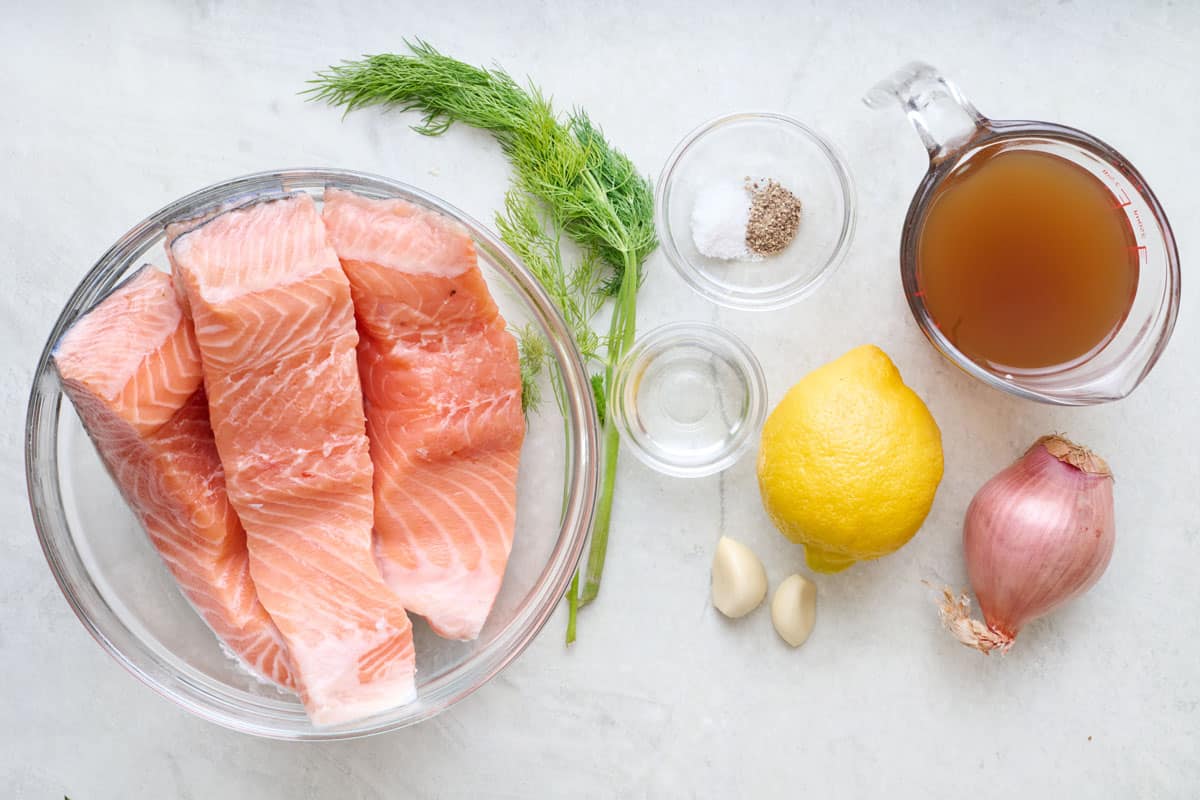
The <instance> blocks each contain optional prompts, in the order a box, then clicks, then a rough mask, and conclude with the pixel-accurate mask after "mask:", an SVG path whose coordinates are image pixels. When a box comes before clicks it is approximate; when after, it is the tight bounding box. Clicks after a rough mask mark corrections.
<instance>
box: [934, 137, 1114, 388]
mask: <svg viewBox="0 0 1200 800" xmlns="http://www.w3.org/2000/svg"><path fill="white" fill-rule="evenodd" d="M1001 147H1002V145H997V146H994V147H993V148H990V149H984V150H982V151H980V152H979V153H976V154H975V155H973V156H972V157H971V158H970V159H969V160H967V161H966V162H965V163H964V164H963V165H962V166H960V167H959V168H957V170H956V171H955V172H954V173H953V174H951V175H950V176H948V177H947V178H946V179H945V180H944V181H943V182H942V184H941V186H940V187H939V188H938V190H937V194H936V195H935V196H934V197H933V199H932V200H931V201H930V205H929V210H928V211H927V212H926V214H925V217H924V219H923V221H922V223H921V230H920V232H919V235H918V244H917V282H918V285H919V287H920V292H921V293H922V295H921V296H922V297H923V299H924V302H925V305H926V308H927V309H928V310H929V314H930V316H931V317H932V318H933V320H934V323H935V324H936V325H937V326H938V328H939V329H940V330H941V331H942V333H943V334H945V335H946V336H947V337H948V338H949V339H950V341H951V342H952V343H953V344H954V346H955V347H957V348H958V349H959V350H961V351H962V352H963V353H964V354H966V355H967V356H968V357H970V358H971V359H973V360H975V361H977V362H979V363H982V364H984V365H986V366H989V367H991V368H994V369H1010V370H1032V369H1044V368H1048V367H1055V366H1059V365H1064V364H1068V363H1070V362H1074V361H1077V360H1079V359H1080V358H1082V357H1084V356H1087V355H1088V354H1089V353H1091V352H1093V351H1094V350H1096V349H1097V348H1099V347H1100V346H1101V345H1103V344H1104V343H1105V342H1107V341H1108V340H1109V339H1110V338H1111V337H1112V335H1113V334H1114V333H1115V332H1116V330H1117V329H1118V328H1119V327H1120V325H1121V323H1122V322H1123V321H1124V319H1125V316H1126V315H1127V314H1128V313H1129V308H1130V306H1131V305H1132V302H1133V296H1134V292H1135V290H1136V289H1137V280H1138V249H1137V243H1136V241H1135V239H1134V235H1133V231H1132V229H1131V228H1130V225H1129V222H1128V220H1127V218H1126V215H1125V213H1124V211H1123V210H1122V208H1121V206H1120V204H1119V203H1118V201H1117V199H1116V198H1115V197H1114V196H1113V194H1112V193H1111V192H1110V191H1109V190H1108V188H1107V187H1106V186H1105V185H1104V184H1103V183H1101V181H1100V180H1099V179H1097V178H1096V177H1095V176H1093V175H1092V174H1091V173H1090V172H1088V171H1087V170H1085V169H1084V168H1083V167H1081V166H1079V165H1077V164H1075V163H1073V162H1071V161H1068V160H1067V159H1065V158H1061V157H1059V156H1055V155H1051V154H1049V153H1042V152H1037V151H1031V150H1003V149H1001Z"/></svg>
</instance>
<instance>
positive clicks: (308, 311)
mask: <svg viewBox="0 0 1200 800" xmlns="http://www.w3.org/2000/svg"><path fill="white" fill-rule="evenodd" d="M518 331H520V332H521V336H522V338H523V339H528V340H531V341H538V342H541V343H544V347H545V351H546V353H547V354H548V365H549V369H547V370H543V371H542V374H541V377H540V380H541V381H542V382H544V383H546V384H547V386H548V387H549V388H550V389H552V390H553V391H547V392H546V393H545V394H546V396H547V398H548V400H547V401H546V402H540V403H537V404H536V405H530V403H529V400H530V397H529V396H528V395H531V394H533V392H532V391H529V390H528V389H525V390H524V391H523V374H522V363H521V358H520V354H519V351H518V345H517V336H516V332H518ZM524 378H525V383H526V385H528V381H529V380H530V375H529V374H528V370H527V371H526V374H525V376H524ZM26 471H27V477H28V482H29V497H30V505H31V507H32V510H33V515H34V520H35V524H36V526H37V530H38V534H39V537H40V539H41V543H42V547H43V550H44V551H45V554H46V558H47V560H48V562H49V564H50V567H51V569H52V571H53V572H54V576H55V578H56V580H57V581H58V583H59V586H60V587H61V588H62V591H63V593H64V594H65V595H66V598H67V600H68V601H69V602H70V604H71V606H72V608H73V609H74V611H75V613H76V614H77V615H78V616H79V618H80V620H81V621H82V622H83V623H84V625H85V626H86V627H87V629H88V631H89V632H90V633H91V634H92V636H94V637H95V638H96V640H97V641H98V642H99V643H100V644H101V645H102V646H103V647H104V648H105V649H106V650H107V651H108V652H109V653H110V654H111V655H113V656H114V657H115V658H116V659H117V660H118V661H119V662H120V663H121V664H122V665H123V666H124V667H125V668H126V669H128V670H129V671H130V672H132V673H133V674H134V675H136V676H137V677H138V678H140V679H141V680H142V681H143V682H144V683H146V684H147V685H149V686H150V687H151V688H153V689H155V690H156V691H157V692H159V693H160V694H162V695H164V696H166V697H168V698H170V699H171V700H173V701H175V702H176V703H178V704H179V705H181V706H183V707H184V708H186V709H188V710H189V711H191V712H193V713H195V714H197V715H199V716H201V717H204V718H206V719H209V720H211V721H213V722H216V723H218V724H220V725H224V726H226V727H229V728H232V729H235V730H239V731H243V732H246V733H250V734H255V735H259V736H266V737H273V738H279V739H338V738H349V737H354V736H363V735H367V734H372V733H378V732H382V731H386V730H392V729H395V728H399V727H403V726H405V725H409V724H412V723H415V722H418V721H420V720H423V719H427V718H429V717H431V716H433V715H434V714H437V713H438V712H439V711H442V710H444V709H445V708H448V707H449V706H450V705H452V704H454V703H455V702H457V701H459V700H461V699H462V698H464V697H466V696H467V695H468V694H470V693H471V692H473V691H474V690H475V689H477V688H479V687H480V686H482V685H483V684H484V683H485V682H486V681H487V680H488V679H490V678H491V677H492V676H493V675H495V674H496V673H497V672H499V671H500V670H501V669H502V668H503V667H504V666H505V665H506V664H508V663H509V662H510V661H511V660H512V659H513V658H515V657H516V656H517V655H518V654H519V653H520V652H521V651H522V650H523V649H524V648H525V647H526V646H527V645H528V644H529V642H530V641H531V640H532V639H533V637H534V636H535V635H536V634H537V633H538V631H539V630H540V628H541V627H542V626H543V625H544V624H545V622H546V620H547V619H548V618H549V616H550V615H551V614H552V613H553V611H554V609H555V608H556V606H557V605H558V604H559V600H560V599H561V598H562V596H563V593H564V591H565V589H566V587H567V585H568V582H569V581H570V579H571V575H572V573H573V571H574V569H575V566H576V563H577V561H578V559H579V554H580V552H581V551H582V548H583V545H584V542H585V540H586V539H587V536H588V534H589V533H590V530H591V525H592V515H593V512H594V506H595V498H596V485H597V422H596V412H595V408H594V406H593V401H592V395H591V390H590V384H589V379H588V376H587V374H586V372H585V370H584V368H583V366H582V364H581V362H580V359H579V355H578V352H577V351H576V350H575V347H574V345H573V344H572V342H571V337H570V334H569V332H568V330H567V328H566V326H565V325H564V323H563V321H562V319H561V318H560V317H559V315H558V314H557V312H556V311H555V309H554V305H553V303H552V302H551V300H550V299H549V298H548V297H547V295H546V294H545V292H544V291H543V289H542V288H541V286H540V285H539V284H538V282H537V280H536V279H535V278H534V277H533V276H532V274H531V273H530V272H529V271H528V270H527V269H526V268H525V267H524V266H523V265H522V264H521V263H520V262H519V261H518V260H517V259H516V258H515V257H514V256H513V255H512V254H511V253H510V252H509V251H508V250H507V249H506V248H505V247H504V246H503V245H502V244H501V243H500V241H499V240H498V239H497V237H496V236H494V235H493V234H492V233H490V232H489V231H488V230H487V229H486V228H484V227H483V226H481V225H480V224H478V223H476V222H474V221H473V220H471V219H470V218H469V217H467V216H465V215H464V214H462V213H461V212H459V211H457V210H456V209H455V208H453V207H452V206H450V205H448V204H446V203H444V202H443V201H441V200H439V199H437V198H435V197H433V196H431V195H429V194H426V193H425V192H422V191H420V190H418V189H416V188H413V187H411V186H408V185H405V184H402V183H398V182H396V181H392V180H388V179H386V178H380V177H375V176H370V175H365V174H360V173H353V172H346V171H340V170H318V169H309V170H284V171H278V172H269V173H260V174H256V175H250V176H247V177H244V178H238V179H235V180H231V181H227V182H224V183H221V184H219V185H216V186H212V187H209V188H207V189H203V190H201V191H198V192H195V193H193V194H191V195H188V196H187V197H185V198H183V199H181V200H179V201H177V202H175V203H172V204H171V205H169V206H167V207H166V208H164V209H162V210H160V211H159V212H157V213H156V214H153V215H152V216H150V217H149V218H148V219H146V220H145V221H143V222H142V223H140V224H139V225H137V226H136V227H135V228H133V229H132V230H131V231H130V232H129V233H127V234H126V235H125V236H124V237H122V238H121V239H120V240H119V241H118V242H117V243H116V244H115V245H114V246H113V247H112V248H111V249H110V250H109V251H108V252H107V253H105V254H104V256H103V257H102V258H101V259H100V261H99V263H98V264H97V265H96V266H95V267H94V268H93V269H92V270H91V271H90V272H89V273H88V275H87V276H86V277H85V278H84V280H83V282H82V283H81V284H80V285H79V287H78V288H77V289H76V290H75V293H74V294H73V295H72V296H71V298H70V300H69V301H68V303H67V305H66V307H65V308H64V310H63V312H62V315H61V316H60V317H59V319H58V321H57V323H56V324H55V326H54V329H53V331H52V333H51V336H50V339H49V341H48V343H47V345H46V349H45V351H44V352H43V354H42V358H41V361H40V363H39V365H38V369H37V373H36V376H35V379H34V386H33V390H32V393H31V397H30V403H29V417H28V428H27V437H26Z"/></svg>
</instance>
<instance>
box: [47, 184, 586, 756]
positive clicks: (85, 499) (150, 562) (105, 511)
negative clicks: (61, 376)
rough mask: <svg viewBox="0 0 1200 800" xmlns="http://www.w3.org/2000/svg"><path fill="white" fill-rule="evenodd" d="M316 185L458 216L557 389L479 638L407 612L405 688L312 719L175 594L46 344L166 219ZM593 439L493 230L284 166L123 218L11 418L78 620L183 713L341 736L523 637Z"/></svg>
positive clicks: (160, 231) (254, 727) (393, 187)
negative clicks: (352, 710) (141, 216)
mask: <svg viewBox="0 0 1200 800" xmlns="http://www.w3.org/2000/svg"><path fill="white" fill-rule="evenodd" d="M330 185H332V186H338V187H341V188H345V189H350V190H352V191H355V192H359V193H360V194H364V195H367V196H369V197H399V198H403V199H405V200H407V201H409V202H410V203H413V204H415V205H417V206H420V207H421V208H425V209H429V210H432V211H436V212H438V213H440V214H443V215H445V216H448V217H451V218H452V219H455V220H457V221H458V222H460V223H461V224H462V225H463V226H465V227H466V228H467V230H468V231H470V234H471V237H472V238H473V239H474V240H475V246H476V252H477V254H478V259H479V267H480V269H481V270H482V272H483V275H484V278H485V280H486V281H487V283H488V285H489V287H490V288H491V291H492V295H493V297H494V298H495V300H496V302H497V304H498V305H499V306H500V310H501V313H502V314H503V315H504V318H505V319H506V320H507V321H508V323H509V325H511V326H514V327H516V326H524V325H529V326H532V328H533V329H534V330H535V331H536V332H537V333H539V334H540V335H541V336H542V337H543V338H544V339H545V341H546V343H547V346H548V351H549V353H550V361H551V367H552V368H553V369H554V370H556V371H557V373H558V376H559V378H560V379H561V382H562V387H563V403H562V406H561V407H560V406H559V404H558V403H554V402H543V403H542V404H541V405H540V406H539V407H538V409H537V410H536V411H535V410H531V412H530V414H529V417H528V425H527V432H526V436H525V444H524V448H523V450H522V453H521V466H520V473H519V477H518V481H517V527H516V531H515V534H514V537H513V548H512V555H511V556H510V557H509V562H508V569H507V571H506V573H505V576H504V584H503V586H502V587H501V590H500V594H499V596H498V597H497V598H496V603H495V605H494V606H493V608H492V612H491V615H490V616H489V617H488V620H487V624H486V625H485V626H484V628H483V631H482V632H481V633H480V635H479V638H477V639H475V640H474V641H470V642H455V641H449V640H447V639H442V638H440V637H439V636H436V635H435V634H434V633H433V632H432V631H431V630H430V629H429V628H428V626H427V625H426V624H425V623H424V621H422V620H420V618H419V617H414V618H413V635H414V639H415V644H416V652H417V699H416V700H414V701H413V702H412V703H409V704H408V705H404V706H400V707H398V708H395V709H392V710H390V711H385V712H382V713H380V714H376V715H374V716H372V717H368V718H366V719H361V720H357V721H355V722H351V723H347V724H344V725H339V726H336V727H322V728H316V727H314V726H313V725H312V723H311V722H310V721H309V719H308V717H307V716H306V715H305V713H304V708H303V706H301V705H300V702H299V700H297V698H296V697H295V696H294V695H292V694H290V693H286V692H283V691H282V690H280V689H278V688H276V687H275V686H274V685H273V684H268V683H265V682H263V681H261V680H259V679H258V678H256V677H255V676H253V675H251V674H250V673H249V672H248V671H246V670H245V669H243V668H242V667H240V666H239V665H238V664H237V663H236V662H235V661H234V660H233V659H232V658H230V657H229V656H227V655H226V653H225V652H223V650H222V645H221V644H220V642H218V640H217V638H216V636H214V635H213V633H212V631H210V630H209V629H208V627H207V626H206V625H205V624H204V622H203V621H202V620H201V618H200V616H199V615H198V614H197V613H196V612H195V611H194V610H193V609H192V607H191V606H190V605H189V604H188V602H187V600H185V599H184V597H183V595H182V594H181V593H180V591H179V588H178V586H177V585H176V584H175V581H174V580H173V579H172V577H171V575H170V574H169V573H168V572H167V569H166V567H165V566H164V565H163V562H162V559H161V558H159V556H158V553H157V552H156V551H155V550H154V548H153V546H151V544H150V542H149V540H148V537H147V536H146V534H145V532H144V531H143V530H142V529H141V527H140V526H139V525H138V522H137V520H136V519H135V517H134V516H133V514H132V512H130V510H129V509H128V508H127V507H126V506H125V504H124V503H123V502H122V500H121V496H120V494H119V493H118V491H117V488H116V486H115V485H114V484H113V482H112V480H111V479H110V478H109V477H108V475H107V474H106V473H105V470H104V467H103V465H102V464H101V462H100V459H99V457H98V456H97V455H96V452H95V449H94V448H93V447H92V445H91V442H90V441H89V440H88V438H87V434H86V432H85V431H84V429H83V426H82V425H81V424H80V421H79V418H78V416H76V414H75V411H74V408H73V407H72V406H71V404H70V403H69V402H65V401H64V399H63V395H62V387H61V385H60V384H59V380H58V375H57V373H56V372H55V370H54V367H53V365H52V364H51V361H50V355H51V350H52V348H53V347H54V345H55V344H56V343H57V342H58V340H59V338H60V337H61V336H62V334H63V332H64V331H65V330H66V329H67V328H68V327H70V325H71V324H72V323H73V322H75V320H77V319H78V318H79V317H80V316H81V315H82V314H84V313H85V312H86V311H87V310H88V309H89V308H91V307H92V306H93V305H95V303H97V302H98V301H99V300H100V299H101V298H103V297H104V296H105V295H107V294H108V292H109V291H111V290H112V288H113V287H114V286H116V285H117V284H118V283H120V282H121V281H122V280H123V279H125V278H126V277H128V276H129V275H130V274H131V273H132V272H133V271H135V270H137V269H138V268H139V267H140V266H141V265H142V264H143V263H146V262H147V261H149V262H152V263H155V264H157V265H158V267H159V268H160V269H166V266H167V265H166V258H165V254H164V252H163V244H162V243H163V235H164V226H165V225H166V224H167V223H170V222H172V221H175V220H180V219H188V218H191V217H195V216H197V215H198V214H200V213H203V212H205V211H207V210H211V209H214V208H219V207H227V206H229V205H230V204H240V203H243V202H247V201H250V200H255V199H261V198H269V197H278V196H280V195H283V194H286V193H289V192H297V191H303V192H308V193H310V194H311V195H313V198H314V199H315V200H317V201H318V202H319V201H320V200H321V197H322V196H323V192H324V189H325V187H326V186H330ZM598 442H599V432H598V424H597V422H596V413H595V409H594V406H593V402H592V394H591V385H590V383H589V381H588V376H587V374H586V373H585V372H584V369H583V366H582V364H581V362H580V359H579V353H578V351H577V350H576V349H575V345H574V344H573V343H572V340H571V336H570V333H569V332H568V330H567V328H566V325H565V324H564V323H563V321H562V318H561V317H560V316H559V315H558V312H557V311H556V310H555V308H554V304H553V302H552V301H551V300H550V298H549V297H548V296H547V295H546V293H545V291H544V290H543V289H542V287H541V285H540V284H539V283H538V282H537V280H536V279H535V278H534V276H533V275H532V273H530V272H529V270H528V269H527V268H526V267H525V266H524V265H522V264H521V263H520V262H519V261H517V259H516V258H515V257H514V256H513V255H512V254H511V253H510V252H509V251H508V250H507V249H506V248H505V247H504V246H503V245H502V244H501V243H500V241H499V240H498V239H497V238H496V236H495V235H494V234H492V233H490V232H489V231H488V230H487V229H486V228H485V227H483V226H482V225H480V224H479V223H478V222H475V221H474V220H472V219H471V218H470V217H468V216H466V215H465V214H463V213H462V212H461V211H458V210H457V209H456V208H454V207H453V206H451V205H449V204H447V203H445V202H443V201H442V200H440V199H438V198H436V197H434V196H433V195H430V194H427V193H425V192H423V191H421V190H419V189H416V188H414V187H412V186H408V185H407V184H403V183H399V182H397V181H393V180H389V179H387V178H381V177H377V176H373V175H365V174H362V173H357V172H349V171H345V170H332V169H299V170H281V171H276V172H263V173H258V174H255V175H248V176H246V177H243V178H236V179H233V180H229V181H225V182H223V183H220V184H217V185H214V186H210V187H208V188H207V189H202V190H200V191H198V192H194V193H193V194H190V195H188V196H186V197H183V198H181V199H180V200H177V201H176V202H174V203H172V204H170V205H169V206H166V207H165V208H163V209H161V210H159V211H158V212H156V213H154V214H152V215H151V216H149V217H148V218H146V219H145V220H143V221H142V222H140V223H138V224H137V225H136V226H135V227H133V228H132V229H131V230H130V231H129V232H128V233H126V234H125V235H124V236H123V237H121V239H119V240H118V241H117V243H116V244H114V245H113V246H112V248H111V249H109V251H108V252H107V253H105V254H104V255H103V256H102V257H101V258H100V261H99V262H98V263H97V264H96V266H95V267H93V268H92V270H91V271H90V272H89V273H88V274H87V275H86V276H85V277H84V278H83V281H82V282H81V283H80V284H79V286H78V288H76V290H75V292H74V294H72V295H71V297H70V299H69V300H67V302H66V305H65V307H64V308H63V310H62V314H61V315H60V316H59V318H58V321H57V322H56V323H55V325H54V328H53V330H52V331H51V333H50V339H49V341H48V342H47V344H46V349H45V350H44V351H43V352H42V357H41V360H40V361H39V362H38V367H37V371H36V374H35V376H34V381H33V388H32V391H31V393H30V398H29V414H28V417H27V420H26V430H25V470H26V478H27V481H28V486H29V502H30V506H31V508H32V510H33V518H34V524H35V525H36V527H37V531H38V537H39V538H40V540H41V544H42V550H43V551H44V552H45V554H46V560H47V561H48V562H49V564H50V569H51V571H52V572H53V573H54V577H55V579H56V580H57V581H58V585H59V587H60V588H61V589H62V592H63V594H64V595H65V596H66V598H67V601H68V602H69V603H70V604H71V607H72V609H74V611H75V614H76V615H77V616H78V617H79V619H80V621H81V622H82V623H83V624H84V626H85V627H86V628H87V630H88V632H89V633H91V635H92V636H93V637H94V638H95V639H96V641H97V642H99V643H100V645H101V646H102V647H103V648H104V649H105V650H106V651H108V653H109V654H110V655H112V656H113V658H115V659H116V660H117V661H118V662H119V663H120V664H121V666H123V667H125V668H126V669H127V670H129V671H130V672H131V673H133V674H134V675H135V676H136V677H137V678H138V679H139V680H141V681H142V682H143V683H145V684H147V685H148V686H149V687H150V688H152V689H154V690H155V691H156V692H158V693H159V694H161V695H163V696H164V697H166V698H168V699H169V700H171V701H173V702H175V703H176V704H178V705H180V706H182V707H183V708H185V709H187V710H188V711H190V712H192V713H193V714H196V715H197V716H200V717H203V718H204V719H207V720H210V721H212V722H215V723H217V724H219V725H223V726H225V727H227V728H231V729H233V730H236V731H241V732H243V733H249V734H253V735H256V736H263V737H269V738H273V739H290V740H316V739H349V738H353V737H357V736H366V735H368V734H374V733H380V732H383V731H389V730H394V729H396V728H400V727H403V726H405V725H411V724H413V723H416V722H420V721H421V720H424V719H428V718H430V717H432V716H433V715H435V714H437V713H438V712H440V711H443V710H445V709H447V708H449V707H450V706H452V705H454V704H455V703H457V702H458V701H460V700H462V699H463V698H464V697H466V696H467V695H469V694H471V693H472V692H474V691H475V690H476V689H478V688H479V687H480V686H482V685H483V684H484V683H486V682H487V681H488V680H489V679H491V678H492V677H493V676H494V675H496V673H498V672H499V671H500V670H501V669H503V668H504V667H505V665H507V664H508V663H509V662H511V661H512V660H513V659H514V658H516V657H517V656H518V655H519V654H520V653H521V651H522V650H524V649H525V647H526V646H528V644H529V643H530V642H531V641H532V640H533V637H534V636H536V635H537V633H538V631H539V630H540V629H541V627H542V625H543V624H545V622H546V620H547V619H548V618H549V616H550V614H551V613H552V612H553V610H554V609H555V608H556V607H557V606H558V603H559V600H560V599H561V598H562V596H563V593H564V592H565V590H566V588H567V584H568V582H569V581H570V579H571V575H572V574H573V573H574V571H575V566H576V563H577V562H578V560H579V555H580V553H581V552H582V550H583V544H584V541H585V540H586V539H587V537H588V535H589V533H590V532H591V527H592V518H593V514H594V512H595V499H596V487H597V483H598V458H597V448H598ZM50 646H52V645H50ZM81 680H85V678H81Z"/></svg>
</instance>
